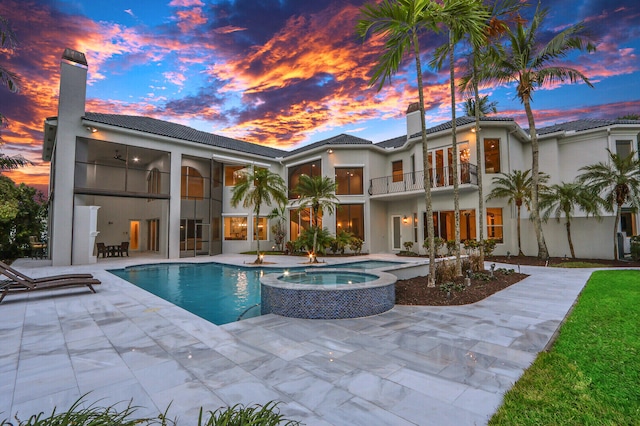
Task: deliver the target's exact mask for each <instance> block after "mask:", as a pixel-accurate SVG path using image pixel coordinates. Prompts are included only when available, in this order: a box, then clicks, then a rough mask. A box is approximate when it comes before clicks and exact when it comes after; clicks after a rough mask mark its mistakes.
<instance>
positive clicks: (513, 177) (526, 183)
mask: <svg viewBox="0 0 640 426" xmlns="http://www.w3.org/2000/svg"><path fill="white" fill-rule="evenodd" d="M500 174H501V175H502V176H496V177H494V178H493V185H494V187H493V189H492V190H491V192H490V193H489V195H488V196H487V201H489V200H491V199H493V198H506V199H507V202H508V203H509V204H515V206H516V212H517V217H516V221H517V227H518V231H517V233H518V256H524V253H523V252H522V240H521V238H520V211H521V209H522V205H523V204H524V205H525V206H526V207H527V209H528V210H529V211H531V194H532V192H533V190H532V189H533V178H532V177H531V170H525V171H524V172H523V171H521V170H514V171H513V172H511V173H500ZM548 179H549V176H548V175H546V174H544V173H542V174H541V176H539V178H538V179H537V180H538V185H540V184H544V183H545V182H546V181H547V180H548Z"/></svg>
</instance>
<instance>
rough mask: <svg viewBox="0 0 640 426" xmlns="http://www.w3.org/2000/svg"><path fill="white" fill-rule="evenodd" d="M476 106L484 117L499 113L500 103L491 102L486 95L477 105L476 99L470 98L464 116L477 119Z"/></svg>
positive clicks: (466, 103)
mask: <svg viewBox="0 0 640 426" xmlns="http://www.w3.org/2000/svg"><path fill="white" fill-rule="evenodd" d="M476 105H478V115H479V116H480V117H484V116H487V115H489V114H495V113H497V112H498V102H496V101H491V102H489V95H485V96H481V97H480V98H479V102H478V103H477V104H476V100H475V98H468V99H467V100H466V101H465V102H464V114H465V115H466V116H467V117H475V116H476ZM478 161H480V160H478Z"/></svg>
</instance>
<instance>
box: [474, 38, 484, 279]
mask: <svg viewBox="0 0 640 426" xmlns="http://www.w3.org/2000/svg"><path fill="white" fill-rule="evenodd" d="M474 50H475V51H474V53H473V70H472V72H473V96H474V98H475V100H476V110H475V119H476V161H477V163H478V164H477V165H476V167H477V168H476V174H477V179H478V228H479V229H478V231H479V232H478V238H479V240H480V262H479V263H480V265H482V266H483V269H484V189H483V188H482V173H483V164H484V158H482V151H483V150H482V148H483V147H482V146H481V143H482V138H481V137H480V108H478V105H479V104H480V91H479V90H478V63H477V59H478V57H477V55H478V52H477V49H476V48H474Z"/></svg>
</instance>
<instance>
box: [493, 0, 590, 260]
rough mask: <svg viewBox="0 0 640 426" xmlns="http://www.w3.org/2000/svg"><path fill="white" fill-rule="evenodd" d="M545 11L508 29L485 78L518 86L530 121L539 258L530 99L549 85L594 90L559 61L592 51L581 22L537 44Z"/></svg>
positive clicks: (541, 243)
mask: <svg viewBox="0 0 640 426" xmlns="http://www.w3.org/2000/svg"><path fill="white" fill-rule="evenodd" d="M547 13H548V10H547V9H541V8H540V4H538V7H537V8H536V12H535V14H534V16H533V20H532V21H531V25H530V26H529V28H525V27H524V23H523V20H521V19H520V20H518V21H517V25H516V28H515V30H514V29H511V28H507V32H506V36H507V42H508V44H509V47H508V49H505V48H504V47H502V46H498V49H496V50H495V53H496V55H495V58H494V61H493V63H491V64H488V69H487V75H488V76H490V77H491V78H492V79H493V80H495V81H496V82H498V83H511V82H516V83H517V89H516V93H517V96H518V98H519V99H520V102H522V104H523V105H524V109H525V112H526V114H527V119H528V121H529V136H530V139H531V175H532V188H533V191H532V193H531V219H532V220H533V226H534V229H535V232H536V239H537V242H538V257H539V258H546V257H548V254H549V252H548V250H547V244H546V242H545V240H544V235H543V234H542V221H541V219H540V213H539V208H538V198H539V194H538V178H539V176H540V175H539V173H538V171H539V159H538V150H539V148H538V135H537V132H536V123H535V120H534V117H533V112H532V110H531V100H532V95H533V92H534V91H535V90H536V89H539V88H541V87H544V86H546V85H549V84H555V83H562V82H564V81H566V80H569V82H571V83H575V82H577V81H583V82H585V83H586V84H587V85H588V86H589V87H593V85H592V84H591V82H590V81H589V79H588V78H587V77H586V76H585V75H584V74H582V73H581V72H580V71H578V70H577V69H574V68H570V67H566V66H562V65H560V64H558V61H559V60H560V59H562V58H564V57H566V56H567V55H568V54H569V53H570V52H571V51H574V50H579V51H584V50H586V51H587V52H592V51H595V49H596V48H595V45H594V44H593V43H591V41H590V36H589V35H588V34H587V33H586V31H585V27H584V25H583V24H582V23H579V24H576V25H573V26H570V27H568V28H566V29H564V30H563V31H562V32H560V33H559V34H557V35H555V36H554V37H553V38H551V40H549V41H548V42H547V43H545V44H541V43H540V42H539V40H538V39H539V38H540V37H541V34H539V32H538V30H539V28H540V26H541V24H542V22H543V21H544V19H545V18H546V16H547Z"/></svg>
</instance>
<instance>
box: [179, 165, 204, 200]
mask: <svg viewBox="0 0 640 426" xmlns="http://www.w3.org/2000/svg"><path fill="white" fill-rule="evenodd" d="M180 194H181V196H182V199H183V200H202V199H203V198H204V179H203V177H202V175H201V174H200V172H199V171H198V170H196V169H194V168H193V167H189V166H182V179H181V181H180Z"/></svg>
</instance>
